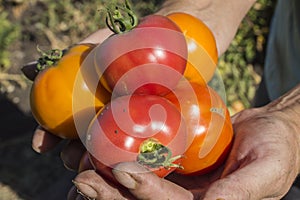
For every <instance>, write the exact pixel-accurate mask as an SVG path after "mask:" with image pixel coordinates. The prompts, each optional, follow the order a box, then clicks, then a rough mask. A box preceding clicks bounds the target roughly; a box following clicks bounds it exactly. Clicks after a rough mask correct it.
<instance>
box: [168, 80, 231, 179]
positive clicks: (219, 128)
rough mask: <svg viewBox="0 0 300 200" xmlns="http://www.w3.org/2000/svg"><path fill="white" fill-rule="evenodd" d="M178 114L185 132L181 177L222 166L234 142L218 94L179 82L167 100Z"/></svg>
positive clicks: (200, 86)
mask: <svg viewBox="0 0 300 200" xmlns="http://www.w3.org/2000/svg"><path fill="white" fill-rule="evenodd" d="M166 98H167V99H169V100H170V101H171V102H173V103H174V104H175V105H176V107H177V108H178V109H179V110H180V111H181V114H182V116H183V118H184V120H185V123H186V127H187V132H188V148H187V150H186V152H185V154H184V157H183V158H182V161H181V165H182V167H183V168H182V169H177V170H176V171H177V172H178V173H182V174H191V175H192V174H204V173H207V172H210V171H212V170H213V169H215V168H216V167H218V166H219V165H220V164H222V163H223V161H224V159H225V158H226V155H227V154H228V152H229V149H230V147H231V143H232V139H233V130H232V124H231V121H230V116H229V112H228V110H227V107H226V105H225V104H224V102H223V100H222V99H221V98H220V96H219V95H218V93H217V92H215V91H214V90H213V89H212V88H210V87H209V86H205V85H200V84H197V83H194V82H188V81H181V82H180V83H179V84H178V86H177V88H176V89H175V90H174V91H173V93H170V94H168V95H167V96H166Z"/></svg>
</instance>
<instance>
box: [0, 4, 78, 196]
mask: <svg viewBox="0 0 300 200" xmlns="http://www.w3.org/2000/svg"><path fill="white" fill-rule="evenodd" d="M7 2H14V1H7ZM28 2H29V1H28ZM4 4H5V3H4ZM28 4H29V3H26V4H25V3H24V4H22V5H26V6H28ZM20 5H21V4H20ZM22 5H21V6H20V7H18V6H15V5H12V7H11V8H12V10H9V13H10V14H11V15H13V16H10V17H11V19H13V20H21V19H22V18H24V17H25V16H24V15H28V12H23V11H24V10H23V9H25V8H22ZM8 8H9V7H8ZM31 10H34V8H32V9H31ZM34 31H35V30H34V29H33V30H26V29H22V34H26V35H28V36H30V37H28V39H22V40H20V41H16V42H15V43H14V44H13V45H12V46H11V47H10V51H11V52H12V54H11V61H12V66H11V68H10V69H9V73H12V74H22V72H21V67H22V66H23V65H24V64H25V63H28V62H30V61H33V60H35V59H36V58H37V57H38V53H37V51H36V45H37V44H49V43H50V42H49V41H48V40H47V39H45V36H42V35H38V34H34ZM22 38H23V37H22ZM27 84H28V85H27V87H26V88H19V87H15V89H14V91H13V92H10V93H6V94H2V93H0V127H1V130H0V157H1V159H0V200H63V199H66V197H67V193H68V190H69V189H70V187H71V186H72V181H71V180H72V179H73V178H74V176H75V175H76V174H75V172H70V171H68V170H67V169H65V168H64V166H63V163H62V161H61V159H60V151H61V148H63V146H64V143H63V142H62V143H61V144H60V145H59V146H57V147H56V148H55V149H54V150H52V151H51V152H48V153H45V154H43V155H40V154H38V153H36V152H34V151H33V149H32V148H31V139H32V135H33V132H34V130H35V128H36V126H37V123H36V122H35V120H34V118H33V117H32V115H31V113H30V106H29V92H30V84H31V83H30V82H28V83H27Z"/></svg>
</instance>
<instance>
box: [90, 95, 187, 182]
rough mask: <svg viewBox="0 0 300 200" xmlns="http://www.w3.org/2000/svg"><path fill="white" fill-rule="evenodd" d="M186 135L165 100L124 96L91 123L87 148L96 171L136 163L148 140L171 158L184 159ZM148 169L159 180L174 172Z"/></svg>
mask: <svg viewBox="0 0 300 200" xmlns="http://www.w3.org/2000/svg"><path fill="white" fill-rule="evenodd" d="M185 131H186V127H185V124H184V122H183V120H182V117H181V114H180V113H179V111H178V110H177V109H176V107H175V106H174V105H172V104H171V103H170V102H169V101H167V100H166V99H164V98H162V97H159V96H155V95H132V96H122V97H119V98H116V99H113V100H112V101H111V102H110V103H109V104H107V105H106V106H105V107H103V108H102V109H101V111H100V112H99V113H98V114H97V116H96V118H95V119H94V120H93V121H92V123H91V125H90V127H89V130H88V132H87V140H86V147H87V149H88V151H89V153H90V154H91V158H92V159H91V160H92V163H93V165H94V166H95V168H96V169H98V168H101V167H103V164H104V165H107V166H109V167H114V166H115V165H116V164H118V163H120V162H130V161H136V160H137V157H138V155H139V152H140V151H141V149H140V148H141V145H142V143H143V142H145V141H148V139H149V138H151V139H155V140H157V141H159V142H160V143H161V144H162V145H164V146H166V147H168V148H169V149H170V150H171V152H172V156H177V155H182V154H183V152H184V151H185V147H186V146H185V141H186V135H185V133H186V132H185ZM108 152H109V153H108ZM176 161H179V160H176ZM174 163H176V162H174ZM149 169H150V170H152V171H154V172H155V173H156V174H157V175H159V176H160V177H164V176H166V175H167V174H169V173H170V172H172V171H174V170H175V168H173V167H170V168H164V167H157V168H149Z"/></svg>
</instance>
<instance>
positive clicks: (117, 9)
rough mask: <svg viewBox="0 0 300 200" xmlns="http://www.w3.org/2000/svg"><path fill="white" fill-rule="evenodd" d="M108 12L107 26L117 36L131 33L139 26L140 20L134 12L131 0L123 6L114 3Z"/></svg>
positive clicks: (126, 1) (108, 8)
mask: <svg viewBox="0 0 300 200" xmlns="http://www.w3.org/2000/svg"><path fill="white" fill-rule="evenodd" d="M106 12H107V16H106V25H107V27H108V28H109V29H110V30H111V31H112V32H114V33H116V34H119V33H123V32H127V31H130V30H132V29H133V28H134V27H136V26H137V24H138V18H137V16H136V14H135V13H134V12H133V10H132V7H131V5H130V3H129V0H125V3H124V4H123V5H117V3H112V4H111V5H110V6H109V7H107V8H106Z"/></svg>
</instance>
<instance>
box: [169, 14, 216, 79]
mask: <svg viewBox="0 0 300 200" xmlns="http://www.w3.org/2000/svg"><path fill="white" fill-rule="evenodd" d="M167 17H168V18H170V19H171V20H172V21H173V22H175V23H176V24H177V25H178V26H179V27H180V29H181V31H182V32H183V34H184V35H185V37H186V41H187V45H188V63H187V66H186V70H185V72H184V76H185V77H186V78H187V79H188V80H190V81H193V82H198V83H203V81H205V82H208V81H209V80H211V78H212V76H213V75H214V72H215V69H216V66H217V62H218V51H217V45H216V41H215V38H214V35H213V33H212V32H211V30H210V29H209V28H208V27H207V26H206V24H204V23H203V22H202V21H201V20H200V19H198V18H196V17H194V16H192V15H190V14H187V13H181V12H176V13H171V14H169V15H167Z"/></svg>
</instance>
